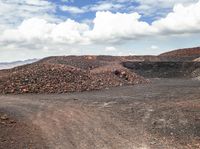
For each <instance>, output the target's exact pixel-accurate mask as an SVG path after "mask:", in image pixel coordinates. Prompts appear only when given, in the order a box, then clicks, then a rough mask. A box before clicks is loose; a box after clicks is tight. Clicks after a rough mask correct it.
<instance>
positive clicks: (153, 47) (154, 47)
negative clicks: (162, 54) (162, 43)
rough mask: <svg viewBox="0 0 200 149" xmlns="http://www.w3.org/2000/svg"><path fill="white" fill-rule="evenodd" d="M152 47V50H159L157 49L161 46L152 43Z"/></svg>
mask: <svg viewBox="0 0 200 149" xmlns="http://www.w3.org/2000/svg"><path fill="white" fill-rule="evenodd" d="M151 49H152V50H157V49H159V47H158V46H156V45H152V46H151Z"/></svg>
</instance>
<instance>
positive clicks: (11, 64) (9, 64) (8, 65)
mask: <svg viewBox="0 0 200 149" xmlns="http://www.w3.org/2000/svg"><path fill="white" fill-rule="evenodd" d="M36 61H38V59H29V60H25V61H15V62H7V63H0V70H2V69H10V68H14V67H17V66H21V65H25V64H30V63H34V62H36Z"/></svg>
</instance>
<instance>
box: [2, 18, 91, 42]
mask: <svg viewBox="0 0 200 149" xmlns="http://www.w3.org/2000/svg"><path fill="white" fill-rule="evenodd" d="M88 30H89V27H88V26H87V25H86V24H80V23H77V22H75V21H73V20H71V19H68V20H66V21H65V22H61V23H59V24H54V23H48V22H47V21H45V20H43V19H38V18H31V19H28V20H25V21H23V22H22V24H21V25H20V26H19V27H18V28H16V29H8V30H5V31H4V32H3V34H2V36H0V37H1V39H0V41H1V42H27V43H35V44H38V43H41V42H48V43H49V42H54V43H65V44H73V43H80V44H81V43H86V42H87V38H84V37H83V35H82V34H83V33H84V32H85V31H88Z"/></svg>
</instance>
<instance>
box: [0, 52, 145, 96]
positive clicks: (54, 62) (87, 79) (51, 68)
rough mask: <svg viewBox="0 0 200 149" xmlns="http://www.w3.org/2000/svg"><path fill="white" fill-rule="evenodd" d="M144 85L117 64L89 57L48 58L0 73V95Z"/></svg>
mask: <svg viewBox="0 0 200 149" xmlns="http://www.w3.org/2000/svg"><path fill="white" fill-rule="evenodd" d="M105 68H106V69H105ZM105 70H106V71H105ZM144 82H146V80H145V79H144V78H142V77H139V76H138V75H136V74H135V73H132V72H130V71H129V70H128V69H126V68H123V66H121V65H120V64H118V65H117V66H115V67H114V66H113V65H112V63H111V62H106V61H104V60H97V58H96V57H92V56H91V57H52V58H47V59H43V60H41V61H39V62H36V63H33V64H29V65H25V66H20V67H16V68H13V69H10V70H4V71H0V93H1V94H21V93H67V92H75V91H78V92H81V91H86V90H97V89H102V88H108V87H113V86H121V85H131V84H138V83H144Z"/></svg>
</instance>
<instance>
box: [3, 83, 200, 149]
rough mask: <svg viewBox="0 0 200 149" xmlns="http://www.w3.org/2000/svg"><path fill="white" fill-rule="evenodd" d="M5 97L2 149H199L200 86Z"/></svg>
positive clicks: (151, 86) (162, 85)
mask: <svg viewBox="0 0 200 149" xmlns="http://www.w3.org/2000/svg"><path fill="white" fill-rule="evenodd" d="M152 81H153V83H152V84H148V85H136V86H127V87H117V88H112V89H108V90H101V91H90V92H84V93H73V94H62V95H55V94H54V95H12V96H11V95H8V96H0V148H1V149H6V148H13V149H18V148H31V149H33V148H37V149H38V148H45V149H46V148H50V149H51V148H52V149H150V148H152V149H173V148H174V149H195V148H196V149H197V148H200V81H197V80H190V79H154V80H152Z"/></svg>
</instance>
